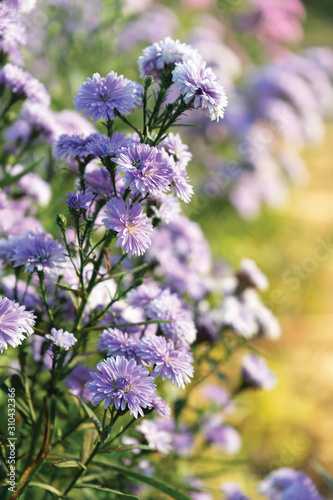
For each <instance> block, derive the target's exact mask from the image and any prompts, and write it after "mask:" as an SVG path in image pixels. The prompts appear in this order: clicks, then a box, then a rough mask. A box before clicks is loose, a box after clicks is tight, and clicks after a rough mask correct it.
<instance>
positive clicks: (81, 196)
mask: <svg viewBox="0 0 333 500" xmlns="http://www.w3.org/2000/svg"><path fill="white" fill-rule="evenodd" d="M67 198H68V201H66V200H61V201H63V202H64V203H65V204H66V205H68V206H69V208H70V209H72V210H75V211H76V212H79V211H80V210H86V209H87V208H88V207H89V206H90V205H91V202H92V201H93V199H94V195H93V194H92V193H85V192H84V191H80V192H79V193H76V191H74V193H73V194H72V193H71V192H70V191H68V193H67Z"/></svg>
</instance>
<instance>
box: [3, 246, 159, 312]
mask: <svg viewBox="0 0 333 500" xmlns="http://www.w3.org/2000/svg"><path fill="white" fill-rule="evenodd" d="M0 242H1V240H0ZM0 248H1V246H0ZM0 256H1V251H0ZM160 293H161V289H160V288H159V287H158V286H157V284H156V283H155V282H154V281H148V282H145V283H143V284H142V285H140V286H138V287H137V288H134V290H131V291H130V292H129V294H128V295H127V297H126V298H127V300H128V302H129V304H130V305H131V306H133V307H147V306H148V305H149V303H150V302H151V301H152V300H153V299H156V297H157V296H158V295H159V294H160Z"/></svg>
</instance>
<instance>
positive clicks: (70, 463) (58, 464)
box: [52, 460, 87, 469]
mask: <svg viewBox="0 0 333 500" xmlns="http://www.w3.org/2000/svg"><path fill="white" fill-rule="evenodd" d="M52 465H53V466H54V467H59V468H60V469H64V468H65V467H78V468H79V469H86V468H87V467H86V466H85V465H83V464H81V462H79V461H78V460H60V462H55V463H54V464H52Z"/></svg>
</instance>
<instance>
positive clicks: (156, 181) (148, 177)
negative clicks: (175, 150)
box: [115, 144, 173, 196]
mask: <svg viewBox="0 0 333 500" xmlns="http://www.w3.org/2000/svg"><path fill="white" fill-rule="evenodd" d="M115 161H116V163H118V167H117V169H118V170H119V171H120V172H123V173H125V178H124V181H125V187H126V188H130V189H131V190H132V192H133V194H134V195H135V194H141V196H146V195H147V194H151V195H153V196H159V195H161V194H162V193H164V192H165V191H168V190H169V189H170V187H169V186H170V184H171V182H172V178H173V166H172V163H171V161H170V157H169V155H168V154H167V153H166V152H165V151H164V150H161V149H158V148H155V147H151V146H149V145H148V144H133V146H131V147H129V148H128V149H127V150H126V151H124V152H123V153H120V155H119V158H118V159H117V160H115Z"/></svg>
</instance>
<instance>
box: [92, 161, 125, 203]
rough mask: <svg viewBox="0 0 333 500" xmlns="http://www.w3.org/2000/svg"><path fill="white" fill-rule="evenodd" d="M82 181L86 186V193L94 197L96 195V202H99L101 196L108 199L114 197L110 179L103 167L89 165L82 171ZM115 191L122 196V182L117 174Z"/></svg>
mask: <svg viewBox="0 0 333 500" xmlns="http://www.w3.org/2000/svg"><path fill="white" fill-rule="evenodd" d="M84 180H85V182H86V184H87V188H86V189H87V191H88V192H91V193H93V194H95V195H96V194H97V196H96V200H100V199H101V198H102V195H105V196H107V197H108V198H112V196H114V190H113V186H112V181H111V177H110V174H109V172H108V171H107V169H106V168H105V167H101V166H100V165H96V164H93V163H89V165H87V166H86V168H85V171H84ZM116 189H117V193H118V194H122V193H123V192H124V183H123V180H122V178H121V176H120V174H118V173H117V172H116Z"/></svg>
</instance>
